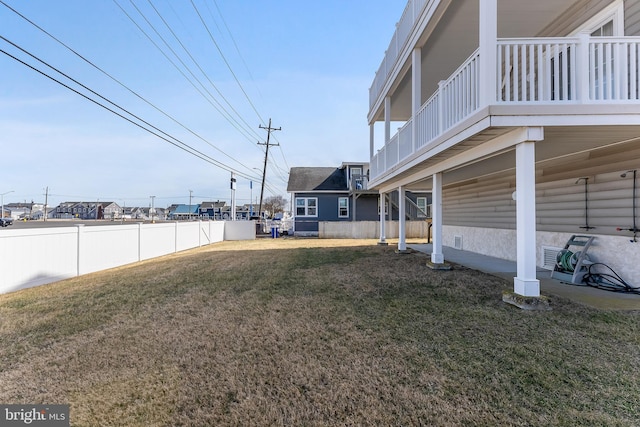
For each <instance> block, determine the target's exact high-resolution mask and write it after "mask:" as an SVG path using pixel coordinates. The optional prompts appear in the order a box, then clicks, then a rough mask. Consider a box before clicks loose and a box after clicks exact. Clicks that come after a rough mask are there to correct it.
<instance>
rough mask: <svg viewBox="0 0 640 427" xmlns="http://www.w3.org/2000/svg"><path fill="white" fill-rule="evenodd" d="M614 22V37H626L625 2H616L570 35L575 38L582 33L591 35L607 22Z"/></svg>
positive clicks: (619, 0)
mask: <svg viewBox="0 0 640 427" xmlns="http://www.w3.org/2000/svg"><path fill="white" fill-rule="evenodd" d="M611 20H613V35H614V37H619V36H623V35H624V2H623V0H616V1H614V2H613V3H612V4H610V5H609V6H607V7H605V8H604V9H602V10H601V11H600V13H598V14H597V15H596V16H594V17H593V18H591V19H589V20H588V21H587V22H585V23H584V24H582V25H580V26H579V27H578V28H577V29H576V30H575V31H574V32H572V33H571V34H570V35H571V36H575V35H577V34H580V33H589V34H591V33H592V32H594V31H595V30H597V29H598V28H600V27H602V26H603V25H604V24H606V23H607V22H609V21H611Z"/></svg>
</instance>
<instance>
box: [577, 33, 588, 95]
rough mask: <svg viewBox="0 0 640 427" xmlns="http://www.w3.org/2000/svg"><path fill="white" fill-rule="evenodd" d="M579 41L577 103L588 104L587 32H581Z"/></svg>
mask: <svg viewBox="0 0 640 427" xmlns="http://www.w3.org/2000/svg"><path fill="white" fill-rule="evenodd" d="M578 37H579V39H580V41H579V44H578V60H577V61H578V67H577V68H578V70H577V73H576V74H577V79H578V101H579V102H582V103H585V102H589V99H590V98H591V96H590V94H589V75H590V74H591V70H590V69H589V40H590V37H591V34H590V33H589V32H588V31H583V32H581V33H580V34H579V35H578Z"/></svg>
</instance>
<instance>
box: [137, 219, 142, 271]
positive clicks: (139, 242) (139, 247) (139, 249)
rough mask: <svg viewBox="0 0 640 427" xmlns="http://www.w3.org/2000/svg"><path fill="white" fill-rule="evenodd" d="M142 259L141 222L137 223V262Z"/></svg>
mask: <svg viewBox="0 0 640 427" xmlns="http://www.w3.org/2000/svg"><path fill="white" fill-rule="evenodd" d="M140 261H142V223H141V222H139V223H138V262H140Z"/></svg>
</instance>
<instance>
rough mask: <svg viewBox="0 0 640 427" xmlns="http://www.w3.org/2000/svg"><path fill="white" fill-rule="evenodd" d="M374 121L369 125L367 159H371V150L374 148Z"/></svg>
mask: <svg viewBox="0 0 640 427" xmlns="http://www.w3.org/2000/svg"><path fill="white" fill-rule="evenodd" d="M375 139H376V132H375V122H373V123H371V124H370V125H369V159H373V152H374V150H375Z"/></svg>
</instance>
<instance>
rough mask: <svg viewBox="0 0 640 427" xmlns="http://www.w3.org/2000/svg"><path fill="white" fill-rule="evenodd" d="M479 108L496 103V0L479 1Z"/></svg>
mask: <svg viewBox="0 0 640 427" xmlns="http://www.w3.org/2000/svg"><path fill="white" fill-rule="evenodd" d="M478 18H479V28H480V34H479V41H480V70H479V72H480V82H482V84H481V85H480V106H486V105H491V104H495V103H496V97H497V88H498V84H497V82H496V79H497V77H496V74H497V73H496V70H497V46H498V0H480V14H479V16H478Z"/></svg>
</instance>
